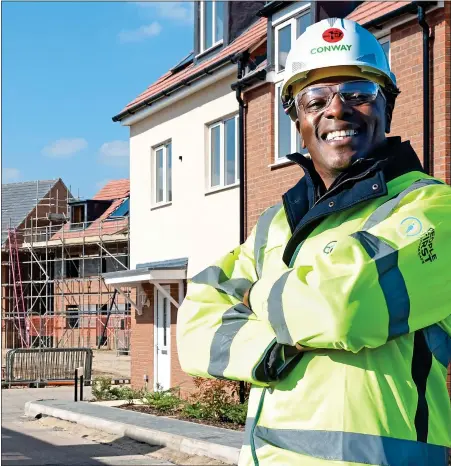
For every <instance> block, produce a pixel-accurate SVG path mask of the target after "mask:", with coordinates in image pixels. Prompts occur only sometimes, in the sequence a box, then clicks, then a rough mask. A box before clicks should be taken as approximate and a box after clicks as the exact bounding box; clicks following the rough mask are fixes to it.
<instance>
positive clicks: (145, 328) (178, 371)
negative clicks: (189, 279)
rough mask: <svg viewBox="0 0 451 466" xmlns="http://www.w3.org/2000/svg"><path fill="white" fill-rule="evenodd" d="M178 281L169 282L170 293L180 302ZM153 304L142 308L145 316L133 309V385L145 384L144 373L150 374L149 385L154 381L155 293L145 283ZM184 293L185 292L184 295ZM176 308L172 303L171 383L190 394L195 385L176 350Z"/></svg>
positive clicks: (151, 287)
mask: <svg viewBox="0 0 451 466" xmlns="http://www.w3.org/2000/svg"><path fill="white" fill-rule="evenodd" d="M178 287H179V286H178V284H177V283H174V284H171V285H170V292H171V296H172V297H173V298H174V299H175V300H176V301H178V299H179V288H178ZM144 290H145V292H146V294H147V296H148V297H149V301H150V304H149V306H146V307H145V308H144V309H143V313H142V315H141V316H140V315H138V314H137V313H135V311H132V325H131V383H132V385H133V387H142V386H143V385H144V374H147V375H148V377H149V383H148V388H149V389H153V383H154V296H155V288H154V286H153V285H150V284H148V285H144ZM184 294H185V293H183V295H184ZM176 328H177V308H176V307H175V306H174V305H171V386H172V387H180V392H181V393H182V394H183V393H187V392H189V391H190V390H192V388H193V387H194V385H193V383H192V378H191V377H190V376H189V375H187V374H186V373H185V372H183V371H182V368H181V367H180V362H179V359H178V352H177V339H176V336H177V333H176Z"/></svg>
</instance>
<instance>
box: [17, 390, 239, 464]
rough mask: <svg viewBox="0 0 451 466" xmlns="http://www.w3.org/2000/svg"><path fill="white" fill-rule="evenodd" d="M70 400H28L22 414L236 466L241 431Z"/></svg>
mask: <svg viewBox="0 0 451 466" xmlns="http://www.w3.org/2000/svg"><path fill="white" fill-rule="evenodd" d="M69 400H70V399H65V400H63V399H58V400H49V399H47V400H42V401H30V402H27V403H26V404H25V414H26V416H28V417H31V418H36V417H40V416H41V415H44V416H51V417H53V418H57V419H62V420H65V421H70V422H75V423H77V424H78V425H81V426H84V427H87V428H91V429H97V430H100V431H103V432H108V433H110V434H115V435H120V436H122V437H126V438H129V439H133V440H137V441H139V442H143V443H146V444H149V445H153V446H160V447H162V448H169V449H171V450H174V451H178V452H182V453H186V454H189V455H199V456H203V457H207V458H212V459H214V460H218V461H222V462H224V463H228V464H237V463H238V457H239V450H240V447H241V445H242V442H243V439H244V433H243V432H238V431H232V430H229V429H222V428H219V427H212V426H205V425H202V424H196V423H192V422H187V421H180V420H178V419H172V418H167V417H162V416H152V415H149V414H143V413H137V412H134V411H128V410H123V409H119V408H115V407H111V406H105V405H102V404H95V403H87V402H78V403H75V402H73V401H69ZM16 464H17V463H16ZM166 464H167V463H166Z"/></svg>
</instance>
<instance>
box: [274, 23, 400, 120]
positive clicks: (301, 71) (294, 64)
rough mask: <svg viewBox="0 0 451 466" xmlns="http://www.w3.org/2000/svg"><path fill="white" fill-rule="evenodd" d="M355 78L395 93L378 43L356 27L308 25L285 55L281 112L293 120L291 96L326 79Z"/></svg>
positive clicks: (394, 81) (392, 78)
mask: <svg viewBox="0 0 451 466" xmlns="http://www.w3.org/2000/svg"><path fill="white" fill-rule="evenodd" d="M337 76H356V77H361V78H365V79H368V80H371V81H374V82H377V83H378V84H380V85H381V86H382V87H383V88H385V89H386V90H388V91H392V92H394V93H395V94H396V93H398V90H397V87H396V76H395V75H394V74H393V73H392V72H391V70H390V65H389V63H388V59H387V56H386V55H385V52H384V49H383V48H382V46H381V44H380V43H379V41H378V40H377V39H376V38H375V37H374V36H373V34H371V32H369V31H367V30H366V29H365V28H363V27H362V26H360V24H358V23H356V22H354V21H351V20H348V19H341V18H328V19H324V20H322V21H320V22H318V23H315V24H312V25H311V26H309V27H308V28H307V29H306V31H305V32H304V33H303V34H301V36H299V38H298V39H297V40H296V42H295V43H294V45H293V47H292V48H291V50H290V52H289V53H288V56H287V61H286V64H285V80H284V83H283V86H282V90H281V98H282V103H283V105H284V108H285V112H286V113H288V114H290V116H291V118H295V116H296V114H295V109H294V97H295V96H296V94H297V93H299V92H300V91H301V90H302V89H303V88H305V87H307V86H308V85H309V84H310V83H312V82H314V81H317V80H319V79H322V78H327V77H337Z"/></svg>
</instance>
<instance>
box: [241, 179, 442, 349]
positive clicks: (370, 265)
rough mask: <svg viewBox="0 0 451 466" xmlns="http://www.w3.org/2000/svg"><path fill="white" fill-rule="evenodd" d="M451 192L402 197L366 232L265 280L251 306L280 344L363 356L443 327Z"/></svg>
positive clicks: (426, 190) (431, 189)
mask: <svg viewBox="0 0 451 466" xmlns="http://www.w3.org/2000/svg"><path fill="white" fill-rule="evenodd" d="M450 261H451V189H450V188H449V186H446V185H442V184H440V185H434V186H430V187H427V188H423V189H421V190H416V191H413V192H411V193H410V194H408V195H407V196H405V197H404V199H403V200H402V201H401V202H400V204H399V205H398V206H397V208H396V209H395V210H393V212H391V214H390V215H389V216H388V217H387V218H385V219H384V220H382V221H381V222H379V223H376V224H375V225H374V226H373V227H371V228H369V229H368V230H367V231H359V232H357V233H354V234H352V235H351V236H348V237H345V238H339V239H338V241H337V243H336V245H335V247H334V249H333V251H332V252H331V253H330V254H324V253H322V252H321V251H319V252H318V254H316V255H315V259H314V261H313V263H311V264H309V265H308V266H307V265H301V264H299V265H297V264H296V261H295V262H294V267H292V268H288V269H287V270H286V271H285V272H284V273H283V274H279V275H277V276H271V275H266V276H264V277H262V278H261V279H260V280H259V281H258V282H257V283H256V284H255V286H254V287H253V288H252V291H251V294H250V298H249V299H250V307H251V309H252V310H253V312H255V313H256V315H257V316H258V317H259V318H260V319H268V321H269V322H270V324H271V326H272V327H273V329H274V332H275V334H276V337H277V341H278V343H281V344H286V345H294V344H295V343H299V344H300V345H302V346H306V347H312V348H326V349H344V350H347V351H352V352H358V351H359V350H361V349H362V348H364V347H367V348H377V347H379V346H381V345H383V344H384V343H386V342H387V341H388V340H390V339H393V338H396V337H398V336H400V335H404V334H407V333H410V332H414V331H416V330H418V329H423V328H425V327H428V326H431V325H433V324H436V323H439V322H441V321H443V320H445V319H446V318H447V317H448V316H449V315H450V305H449V303H450V302H451V271H450V270H451V269H450V267H449V264H450Z"/></svg>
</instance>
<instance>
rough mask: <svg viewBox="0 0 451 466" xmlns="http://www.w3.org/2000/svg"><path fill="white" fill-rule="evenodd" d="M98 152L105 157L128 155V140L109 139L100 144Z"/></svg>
mask: <svg viewBox="0 0 451 466" xmlns="http://www.w3.org/2000/svg"><path fill="white" fill-rule="evenodd" d="M100 154H101V155H104V156H105V157H128V156H129V155H130V148H129V143H128V141H110V142H105V143H104V144H102V147H101V148H100Z"/></svg>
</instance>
